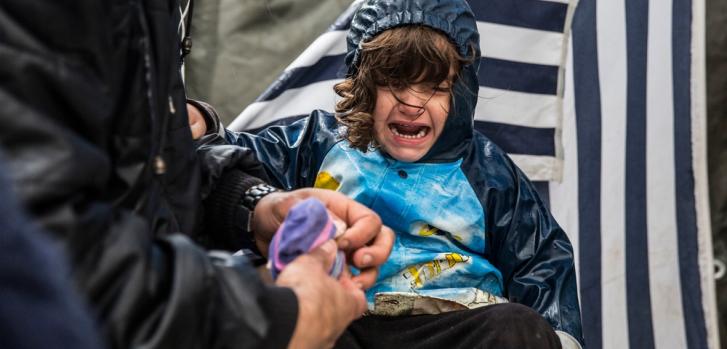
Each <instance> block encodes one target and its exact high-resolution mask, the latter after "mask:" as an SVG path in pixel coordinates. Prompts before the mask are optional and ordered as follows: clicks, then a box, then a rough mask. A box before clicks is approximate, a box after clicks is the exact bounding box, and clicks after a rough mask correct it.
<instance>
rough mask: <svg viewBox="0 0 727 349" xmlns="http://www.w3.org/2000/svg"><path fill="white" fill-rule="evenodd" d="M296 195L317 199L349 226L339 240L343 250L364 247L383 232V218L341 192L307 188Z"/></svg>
mask: <svg viewBox="0 0 727 349" xmlns="http://www.w3.org/2000/svg"><path fill="white" fill-rule="evenodd" d="M294 193H296V195H299V196H300V197H301V198H306V197H315V198H317V199H318V200H320V201H321V202H323V203H324V204H325V205H326V207H327V208H328V209H329V210H330V211H331V212H332V213H333V214H335V215H336V216H338V217H339V218H341V219H342V220H343V221H344V222H345V223H346V224H347V225H348V229H346V232H345V233H344V234H343V236H341V237H340V238H339V239H338V242H339V246H340V247H341V248H343V249H355V248H359V247H361V246H364V245H365V244H367V243H368V242H370V241H371V240H373V239H374V238H375V237H376V235H377V234H378V233H379V232H380V230H381V218H379V216H378V215H377V214H376V213H375V212H374V211H372V210H371V209H369V208H368V207H366V206H364V205H362V204H360V203H358V202H356V201H354V200H352V199H351V198H349V197H347V196H345V195H343V194H341V193H339V192H335V191H332V190H325V189H315V188H306V189H300V190H296V191H295V192H294Z"/></svg>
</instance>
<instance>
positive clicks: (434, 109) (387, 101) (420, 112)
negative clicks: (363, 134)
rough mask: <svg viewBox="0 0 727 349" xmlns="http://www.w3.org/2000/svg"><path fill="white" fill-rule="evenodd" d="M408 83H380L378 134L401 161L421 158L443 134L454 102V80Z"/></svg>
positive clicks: (384, 146)
mask: <svg viewBox="0 0 727 349" xmlns="http://www.w3.org/2000/svg"><path fill="white" fill-rule="evenodd" d="M453 75H454V73H453V72H452V73H451V74H450V78H449V79H448V80H447V81H444V82H442V83H440V84H439V85H437V86H435V85H433V84H431V83H420V84H413V85H410V86H407V87H388V86H379V87H378V88H377V91H376V106H375V107H374V112H373V117H374V137H375V139H376V141H377V142H378V144H379V145H380V146H381V148H382V150H384V151H385V152H386V153H388V154H389V155H391V156H392V157H393V158H395V159H397V160H399V161H405V162H414V161H417V160H419V159H421V158H422V157H423V156H424V155H425V154H426V153H427V152H428V151H429V149H431V148H432V146H433V145H434V143H435V142H436V141H437V139H438V138H439V137H440V136H441V134H442V130H443V129H444V123H445V121H447V114H448V113H449V105H450V99H451V97H450V92H449V91H450V89H451V84H452V83H451V81H452V76H453Z"/></svg>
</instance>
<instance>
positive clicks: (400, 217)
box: [316, 141, 502, 302]
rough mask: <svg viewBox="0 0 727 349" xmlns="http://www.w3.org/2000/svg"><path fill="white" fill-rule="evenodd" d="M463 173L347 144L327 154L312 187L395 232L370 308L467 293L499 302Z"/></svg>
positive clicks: (479, 215) (497, 278)
mask: <svg viewBox="0 0 727 349" xmlns="http://www.w3.org/2000/svg"><path fill="white" fill-rule="evenodd" d="M460 165H461V160H458V161H454V162H448V163H407V162H401V161H397V160H394V159H391V158H389V157H385V156H383V155H382V154H381V152H379V151H369V152H366V153H362V152H360V151H358V150H355V149H352V148H351V147H350V145H349V144H348V143H347V142H345V141H344V142H340V143H338V144H336V145H335V146H334V147H333V148H332V149H331V150H330V152H329V153H328V154H326V157H325V159H324V161H323V163H322V165H321V168H320V170H319V172H318V177H317V179H316V186H317V187H321V188H328V189H335V190H338V191H340V192H342V193H344V194H346V195H347V196H349V197H351V198H353V199H355V200H356V201H358V202H360V203H362V204H364V205H366V206H368V207H370V208H371V209H373V210H374V211H376V213H378V214H379V216H381V219H382V221H383V222H384V224H386V225H387V226H389V227H390V228H392V229H393V230H394V231H395V232H396V242H395V243H394V247H393V250H392V252H391V256H390V257H389V260H388V261H387V262H386V264H384V265H383V266H382V268H381V271H380V275H379V279H378V281H377V283H376V285H375V286H374V287H373V288H371V289H369V290H368V292H367V296H368V300H369V302H373V297H374V295H375V294H376V293H378V292H391V291H395V292H413V293H418V294H422V295H436V297H439V298H446V299H452V300H456V299H458V298H459V297H458V293H459V292H467V291H468V290H471V289H472V288H475V289H479V290H482V291H485V292H488V293H490V294H493V295H497V296H500V295H502V276H501V274H500V271H498V270H497V269H496V268H495V267H494V266H493V265H492V264H491V263H490V262H489V261H488V260H487V259H485V258H484V257H483V253H484V251H485V216H484V210H483V209H482V205H481V204H480V201H479V200H478V199H477V196H476V194H475V192H474V191H473V190H472V187H471V186H470V185H469V183H468V181H467V178H466V177H465V175H464V174H463V173H462V170H461V167H460Z"/></svg>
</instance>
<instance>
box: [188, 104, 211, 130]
mask: <svg viewBox="0 0 727 349" xmlns="http://www.w3.org/2000/svg"><path fill="white" fill-rule="evenodd" d="M187 117H188V119H189V128H190V129H191V130H192V139H198V138H200V137H202V136H204V134H205V133H207V122H205V121H204V116H202V113H200V111H199V110H198V109H197V107H195V106H193V105H191V104H189V103H187Z"/></svg>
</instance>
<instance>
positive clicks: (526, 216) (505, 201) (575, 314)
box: [486, 155, 583, 343]
mask: <svg viewBox="0 0 727 349" xmlns="http://www.w3.org/2000/svg"><path fill="white" fill-rule="evenodd" d="M501 160H502V161H503V162H504V164H503V166H502V167H503V168H501V169H500V170H496V171H494V172H497V173H496V174H495V175H497V176H501V177H502V178H501V179H504V178H507V177H509V178H507V181H509V182H510V183H509V184H510V185H509V187H508V188H506V189H505V190H498V191H495V192H494V193H493V194H490V195H488V198H487V210H488V211H487V212H486V216H488V215H489V216H488V228H489V229H488V230H489V231H490V234H489V236H490V239H489V240H490V244H489V246H490V250H489V251H490V253H491V256H492V257H491V258H492V259H491V260H492V262H493V263H495V265H496V266H497V267H498V268H499V269H500V271H501V272H502V275H503V281H504V286H505V292H506V293H505V294H506V296H507V297H508V298H509V299H510V300H511V301H513V302H517V303H521V304H525V305H527V306H530V307H531V308H533V309H535V310H536V311H538V313H540V314H541V315H542V316H543V317H544V318H545V319H546V320H548V322H549V323H550V324H551V325H552V326H553V328H554V329H555V330H556V331H560V332H565V333H567V334H568V335H570V336H572V337H575V338H576V339H577V340H578V341H580V342H581V343H582V342H583V341H582V336H581V318H580V307H579V304H578V290H577V285H576V271H575V264H574V256H573V248H572V246H571V243H570V241H569V240H568V237H567V236H566V234H565V232H564V231H563V229H561V228H560V226H559V225H558V223H557V222H556V221H555V219H553V217H552V216H551V214H550V212H549V211H548V209H547V208H546V207H545V205H544V204H543V202H542V201H541V199H540V197H539V196H538V194H537V192H536V190H535V188H534V186H533V185H532V183H531V182H530V180H528V178H527V177H526V176H525V175H524V174H523V173H522V172H521V171H520V169H518V168H517V166H515V165H514V164H513V163H512V161H511V160H510V159H509V158H506V157H504V155H503V158H502V159H501ZM500 189H502V188H500ZM506 217H507V218H506Z"/></svg>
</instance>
